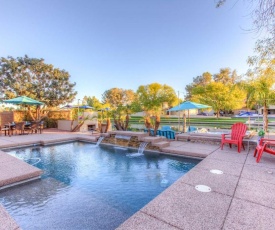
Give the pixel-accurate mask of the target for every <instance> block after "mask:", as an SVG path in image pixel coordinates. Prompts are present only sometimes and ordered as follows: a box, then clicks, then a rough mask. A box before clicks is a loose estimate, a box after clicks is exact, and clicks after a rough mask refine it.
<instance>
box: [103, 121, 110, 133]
mask: <svg viewBox="0 0 275 230" xmlns="http://www.w3.org/2000/svg"><path fill="white" fill-rule="evenodd" d="M110 126H111V121H110V118H107V121H106V128H105V130H104V133H107V132H108V130H109V128H110Z"/></svg>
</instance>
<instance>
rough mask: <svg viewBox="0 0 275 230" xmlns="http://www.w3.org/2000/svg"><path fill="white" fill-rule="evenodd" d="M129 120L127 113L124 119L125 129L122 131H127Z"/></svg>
mask: <svg viewBox="0 0 275 230" xmlns="http://www.w3.org/2000/svg"><path fill="white" fill-rule="evenodd" d="M129 120H130V117H129V114H128V113H127V115H126V119H125V129H124V130H127V129H128V125H129Z"/></svg>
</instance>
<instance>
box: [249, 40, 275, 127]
mask: <svg viewBox="0 0 275 230" xmlns="http://www.w3.org/2000/svg"><path fill="white" fill-rule="evenodd" d="M274 42H275V37H274V36H272V37H269V38H266V39H262V40H258V41H257V43H256V46H255V49H254V51H255V55H254V56H251V57H249V58H248V63H249V65H250V67H251V68H250V69H249V71H248V73H247V75H248V76H250V78H251V84H252V85H253V89H254V91H253V92H252V93H253V96H254V98H255V99H256V100H257V101H258V103H259V104H260V105H262V106H263V108H264V109H263V120H264V130H265V131H267V128H268V117H267V109H268V106H269V105H270V104H274V103H275V88H274V84H275V47H274V44H275V43H274Z"/></svg>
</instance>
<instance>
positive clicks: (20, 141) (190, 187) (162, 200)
mask: <svg viewBox="0 0 275 230" xmlns="http://www.w3.org/2000/svg"><path fill="white" fill-rule="evenodd" d="M97 138H98V136H92V135H91V134H90V133H73V134H72V133H68V132H61V133H60V132H55V131H54V130H52V131H51V130H50V131H47V132H44V133H43V134H32V135H22V136H12V137H7V136H0V148H3V147H11V146H21V145H31V144H42V145H43V144H44V145H47V144H51V143H53V142H54V141H58V142H64V141H70V140H79V139H82V140H87V141H91V142H95V141H96V140H97ZM274 139H275V138H274ZM250 148H251V149H250V150H249V149H246V150H244V151H242V152H241V153H238V152H237V150H236V147H233V148H232V149H230V148H229V147H228V146H225V147H224V150H220V148H219V146H217V145H210V144H200V143H189V142H178V141H177V142H176V141H175V142H171V143H170V146H169V147H167V149H165V148H163V149H162V151H163V153H165V154H169V153H171V154H181V155H188V156H190V154H191V156H201V157H203V158H205V159H204V160H202V161H201V162H200V163H199V164H198V165H197V166H196V167H194V168H193V169H192V170H190V171H189V172H188V173H187V174H186V175H184V176H183V177H181V178H180V179H179V180H178V181H176V182H175V183H174V184H173V185H171V186H170V187H169V188H167V189H166V190H165V191H164V192H163V193H161V194H160V195H159V196H157V197H156V198H155V199H154V200H152V201H151V202H150V203H148V204H147V205H146V206H145V207H143V208H142V209H141V210H140V211H138V212H137V213H136V214H135V215H133V216H132V217H131V218H129V219H128V220H127V221H125V222H124V223H122V224H121V225H120V226H119V227H118V229H120V230H122V229H131V230H133V229H249V230H251V229H265V230H268V229H270V230H271V229H272V230H273V229H274V226H275V205H274V203H275V193H274V191H275V156H271V155H269V154H264V155H263V157H262V159H261V161H260V163H256V160H255V158H254V157H253V153H254V149H253V147H252V146H250ZM165 150H166V151H165ZM192 154H193V155H192ZM0 156H1V153H0ZM1 159H2V160H1ZM7 159H8V157H5V156H4V155H3V154H2V158H1V157H0V175H1V171H2V172H3V171H5V168H4V167H3V165H4V164H3V162H5V161H6V160H7ZM212 169H218V170H221V171H222V172H223V174H213V173H211V172H210V170H212ZM199 184H200V185H206V186H209V187H210V188H211V192H199V191H197V190H196V188H195V186H196V185H199ZM0 223H1V224H0V230H1V229H5V230H7V229H20V227H19V226H18V225H17V224H16V223H15V221H14V220H13V219H12V218H11V217H10V216H9V215H8V213H7V212H6V211H5V209H4V208H3V207H2V206H1V205H0Z"/></svg>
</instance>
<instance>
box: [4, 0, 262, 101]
mask: <svg viewBox="0 0 275 230" xmlns="http://www.w3.org/2000/svg"><path fill="white" fill-rule="evenodd" d="M234 3H235V1H228V3H227V4H226V5H225V6H224V7H222V8H220V9H216V8H215V1H214V0H189V1H185V0H78V1H77V0H47V1H38V0H27V1H19V0H0V7H1V14H0V28H1V32H0V44H1V46H0V47H1V49H0V55H1V57H7V56H13V57H22V56H24V55H25V54H27V55H28V56H29V57H34V58H44V59H45V62H46V63H50V64H53V65H54V66H55V67H57V68H60V69H65V70H67V71H68V72H69V73H70V75H71V81H72V82H76V88H75V89H76V91H78V96H77V98H80V99H82V98H83V96H85V95H87V96H96V97H97V98H98V99H101V95H102V94H103V93H104V91H105V90H108V89H110V88H113V87H119V88H124V89H133V90H137V88H138V86H140V85H146V84H150V83H153V82H158V83H161V84H167V85H170V86H171V87H173V88H174V89H175V91H180V92H183V91H184V88H185V85H186V84H189V83H191V82H192V79H193V77H196V76H198V75H201V74H202V73H203V72H206V71H209V72H211V73H212V74H213V73H217V72H219V69H220V68H224V67H230V68H231V69H232V70H233V69H236V70H237V72H238V74H242V73H245V72H246V70H247V68H248V67H247V64H246V59H247V57H248V56H249V55H251V54H253V47H254V44H255V41H256V39H257V36H256V35H255V34H253V33H247V32H246V31H244V30H243V29H242V28H244V29H248V28H250V26H251V20H250V18H249V16H247V15H248V13H249V9H248V7H247V5H244V3H243V1H237V4H236V5H233V4H234ZM182 97H183V95H181V98H182Z"/></svg>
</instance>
